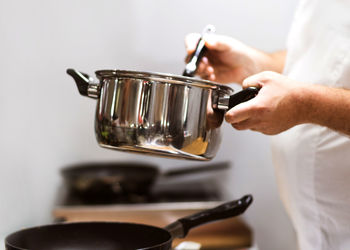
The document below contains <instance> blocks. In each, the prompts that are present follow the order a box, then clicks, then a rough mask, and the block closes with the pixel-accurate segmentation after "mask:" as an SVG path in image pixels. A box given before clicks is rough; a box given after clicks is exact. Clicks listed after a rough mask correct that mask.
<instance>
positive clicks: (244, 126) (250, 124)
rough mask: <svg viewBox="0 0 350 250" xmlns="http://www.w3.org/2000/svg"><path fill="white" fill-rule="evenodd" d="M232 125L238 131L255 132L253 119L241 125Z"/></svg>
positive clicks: (240, 123)
mask: <svg viewBox="0 0 350 250" xmlns="http://www.w3.org/2000/svg"><path fill="white" fill-rule="evenodd" d="M231 125H232V127H234V128H235V129H237V130H247V129H250V130H254V129H253V128H252V127H253V126H254V125H255V122H254V121H252V119H247V120H245V121H242V122H239V123H232V124H231Z"/></svg>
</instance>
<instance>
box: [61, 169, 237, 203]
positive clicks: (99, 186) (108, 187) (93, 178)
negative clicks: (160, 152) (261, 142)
mask: <svg viewBox="0 0 350 250" xmlns="http://www.w3.org/2000/svg"><path fill="white" fill-rule="evenodd" d="M229 165H230V163H229V162H222V163H216V164H215V163H214V164H209V165H205V166H196V167H189V168H185V169H175V170H171V171H167V172H166V173H160V171H159V168H158V167H157V166H155V165H151V164H146V163H141V162H109V163H108V162H107V163H83V164H78V165H73V166H70V167H67V168H65V169H63V170H62V175H63V178H64V180H65V184H66V185H67V187H68V188H69V190H70V191H71V192H73V193H74V194H77V196H78V197H80V198H81V199H82V200H83V201H85V202H89V203H96V204H99V203H108V201H111V202H113V201H115V200H116V199H119V200H123V199H126V200H128V198H130V196H143V195H147V194H148V193H149V192H150V190H151V188H152V186H153V184H154V183H155V182H156V181H158V180H159V179H163V180H165V179H169V178H175V177H178V176H186V175H194V174H197V173H202V172H213V171H215V172H216V171H218V170H222V169H227V168H229Z"/></svg>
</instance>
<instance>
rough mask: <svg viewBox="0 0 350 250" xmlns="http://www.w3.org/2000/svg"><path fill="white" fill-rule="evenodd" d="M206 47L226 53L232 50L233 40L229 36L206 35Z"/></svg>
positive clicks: (204, 37)
mask: <svg viewBox="0 0 350 250" xmlns="http://www.w3.org/2000/svg"><path fill="white" fill-rule="evenodd" d="M203 39H204V41H205V46H206V47H207V48H208V49H211V50H217V51H225V50H229V49H231V46H232V45H231V44H232V40H233V39H232V38H230V37H228V36H222V35H216V34H213V33H208V34H204V36H203Z"/></svg>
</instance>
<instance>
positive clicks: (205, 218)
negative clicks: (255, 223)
mask: <svg viewBox="0 0 350 250" xmlns="http://www.w3.org/2000/svg"><path fill="white" fill-rule="evenodd" d="M252 202H253V196H252V195H245V196H243V197H242V198H241V199H239V200H235V201H230V202H227V203H224V204H223V205H220V206H218V207H215V208H212V209H208V210H204V211H201V212H199V213H196V214H193V215H190V216H187V217H184V218H181V219H179V220H177V221H176V222H174V223H172V224H170V225H168V226H166V227H165V229H166V230H168V231H169V233H170V234H171V236H172V237H173V238H183V237H185V236H186V235H187V233H188V231H189V230H190V229H192V228H194V227H196V226H199V225H203V224H206V223H208V222H212V221H216V220H221V219H226V218H230V217H234V216H238V215H240V214H242V213H243V212H244V211H245V210H246V209H247V208H248V207H249V205H250V204H251V203H252Z"/></svg>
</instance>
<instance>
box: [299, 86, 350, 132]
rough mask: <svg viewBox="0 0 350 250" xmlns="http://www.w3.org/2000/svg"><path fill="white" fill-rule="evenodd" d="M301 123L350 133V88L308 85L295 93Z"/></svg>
mask: <svg viewBox="0 0 350 250" xmlns="http://www.w3.org/2000/svg"><path fill="white" fill-rule="evenodd" d="M295 96H296V102H295V103H296V105H297V108H298V109H299V111H300V112H298V113H299V114H300V117H299V118H298V119H299V121H300V123H314V124H318V125H321V126H325V127H328V128H330V129H333V130H336V131H339V132H342V133H345V134H347V135H350V90H347V89H339V88H331V87H326V86H321V85H306V86H303V87H301V88H300V89H299V88H298V90H297V92H296V93H295Z"/></svg>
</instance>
